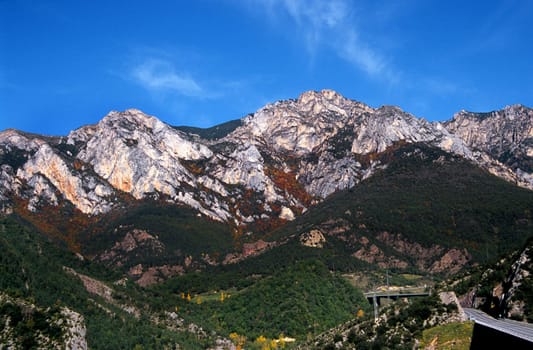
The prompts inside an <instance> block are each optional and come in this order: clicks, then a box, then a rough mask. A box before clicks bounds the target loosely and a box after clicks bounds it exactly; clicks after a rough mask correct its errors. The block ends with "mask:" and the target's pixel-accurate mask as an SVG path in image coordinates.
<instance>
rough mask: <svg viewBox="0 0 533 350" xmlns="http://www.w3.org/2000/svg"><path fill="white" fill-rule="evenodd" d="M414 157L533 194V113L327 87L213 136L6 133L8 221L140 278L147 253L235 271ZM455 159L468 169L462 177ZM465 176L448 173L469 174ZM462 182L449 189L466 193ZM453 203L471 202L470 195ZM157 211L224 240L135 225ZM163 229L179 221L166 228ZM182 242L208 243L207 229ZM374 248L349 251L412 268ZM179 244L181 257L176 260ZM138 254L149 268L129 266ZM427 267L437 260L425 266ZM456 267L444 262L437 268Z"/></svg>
mask: <svg viewBox="0 0 533 350" xmlns="http://www.w3.org/2000/svg"><path fill="white" fill-rule="evenodd" d="M437 155H438V156H437ZM417 157H418V158H424V157H429V158H431V157H436V159H433V160H432V161H431V162H432V163H431V164H430V163H428V164H426V165H427V166H433V165H434V164H440V165H439V166H437V167H435V169H433V170H431V171H430V170H428V174H430V173H431V172H433V173H434V174H437V173H439V171H441V174H440V175H439V176H442V178H440V179H439V178H436V179H433V180H434V181H435V182H436V183H439V182H441V184H444V183H446V182H447V181H449V176H450V174H447V173H445V172H443V171H442V169H445V168H446V167H448V168H450V169H448V170H449V171H450V172H458V171H462V172H463V174H464V172H468V171H469V170H465V169H474V168H477V169H480V171H481V172H483V173H484V174H487V175H488V174H492V175H495V176H497V177H499V178H501V179H504V180H505V181H507V182H508V183H510V184H514V185H518V186H520V187H522V188H526V189H532V188H533V167H532V165H533V163H532V162H533V110H531V109H529V108H527V107H524V106H521V105H514V106H510V107H505V108H504V109H503V110H500V111H495V112H490V113H471V112H466V111H461V112H459V113H457V114H455V115H454V117H453V119H451V120H449V121H447V122H444V123H440V122H433V123H431V122H428V121H426V120H424V119H421V118H416V117H415V116H413V115H411V114H409V113H406V112H404V111H402V110H401V109H400V108H398V107H392V106H383V107H380V108H372V107H369V106H367V105H365V104H363V103H361V102H357V101H353V100H350V99H347V98H345V97H343V96H341V95H340V94H338V93H336V92H334V91H332V90H323V91H320V92H316V91H309V92H305V93H303V94H302V95H300V96H299V97H298V98H297V99H295V100H286V101H278V102H276V103H273V104H269V105H266V106H265V107H263V108H261V109H259V110H258V111H257V112H255V113H253V114H250V115H248V116H246V117H244V118H242V119H240V120H235V121H231V122H228V123H225V124H222V125H220V126H215V127H212V128H209V129H197V128H190V127H173V126H170V125H168V124H165V123H164V122H162V121H160V120H158V119H157V118H155V117H153V116H149V115H146V114H144V113H143V112H141V111H139V110H134V109H130V110H126V111H124V112H111V113H109V114H108V115H107V116H105V117H104V118H103V119H102V120H101V121H100V122H98V123H97V124H94V125H87V126H82V127H80V128H79V129H76V130H74V131H72V132H71V133H70V134H69V135H67V136H62V137H50V136H43V135H35V134H29V133H25V132H23V131H18V130H6V131H3V132H2V133H0V163H1V171H0V203H1V204H0V205H1V207H0V208H1V210H2V212H3V213H5V214H9V213H15V214H17V215H20V216H22V217H23V218H25V219H26V220H28V221H30V222H32V223H33V224H34V225H35V226H37V227H38V228H39V229H40V230H42V231H43V232H45V233H46V234H48V235H49V236H51V237H54V238H55V239H59V240H62V241H65V242H67V244H68V245H69V247H70V248H71V249H72V250H74V251H76V252H78V253H82V254H83V255H87V256H89V257H90V258H95V259H97V260H99V261H102V262H106V263H109V264H112V265H115V266H123V265H128V266H129V267H130V268H132V269H133V270H132V271H130V275H131V276H137V277H138V276H142V275H143V274H144V273H145V272H146V269H145V268H144V267H142V261H141V260H142V259H141V260H139V259H133V258H131V257H128V255H131V254H133V253H135V252H136V251H140V250H143V251H145V253H143V254H144V255H146V254H148V255H152V256H162V255H166V256H172V255H174V257H175V258H177V257H179V258H178V260H180V263H179V264H173V265H172V266H171V265H168V264H163V265H161V266H160V267H157V268H156V267H153V269H154V268H155V269H157V273H158V274H161V273H163V275H173V274H177V273H181V272H182V271H183V268H184V267H186V266H185V265H190V264H191V263H192V262H194V261H198V260H200V261H199V262H198V264H200V265H206V264H207V265H213V264H220V263H229V262H232V261H237V260H239V259H242V258H245V257H246V256H248V255H250V254H255V253H256V252H259V251H262V250H265V249H269V248H270V247H272V246H274V245H277V244H279V242H268V236H269V235H272V232H275V231H276V230H277V229H279V228H282V227H284V226H286V225H287V224H288V223H290V222H291V221H293V220H294V219H295V218H297V217H300V216H302V214H304V213H306V212H308V211H309V210H310V209H311V208H314V207H315V206H317V205H319V204H321V203H322V204H325V203H328V201H331V198H336V197H335V196H336V195H338V194H340V193H343V191H346V190H351V191H360V189H359V186H360V185H361V184H363V183H364V182H365V181H368V180H369V179H372V178H373V177H375V175H376V174H383V173H386V172H387V168H390V167H394V166H395V165H396V164H397V163H398V162H399V159H402V158H403V159H406V160H407V159H410V160H413V159H416V158H417ZM450 162H454V163H455V164H454V165H453V166H457V165H458V164H459V163H460V164H461V165H460V166H461V167H463V168H464V169H459V168H457V169H452V168H451V166H450V165H449V164H450ZM406 164H407V163H406ZM420 166H422V164H418V165H417V167H420ZM422 168H423V166H422ZM463 174H461V173H455V174H451V175H452V176H453V178H454V179H460V177H461V176H462V175H463ZM390 176H391V177H392V178H394V177H397V174H391V175H390ZM426 180H427V179H426ZM463 180H464V179H463ZM376 181H379V180H376ZM454 181H455V180H454ZM458 181H459V182H460V181H461V180H458ZM385 182H388V180H387V181H385ZM425 184H429V182H428V181H426V183H425ZM423 185H424V183H422V186H418V185H415V186H412V188H411V189H410V191H419V192H423V191H424V190H423V187H424V186H423ZM463 185H464V186H469V185H468V184H463ZM365 186H366V185H364V186H363V188H364V187H365ZM384 186H386V184H380V185H379V187H381V188H383V187H384ZM454 186H455V184H454V185H452V186H450V187H449V188H448V189H447V191H450V192H453V191H457V190H458V189H457V188H454ZM417 187H418V188H417ZM391 191H392V192H390V193H393V192H394V189H391ZM483 191H489V190H488V189H479V192H480V193H473V194H472V195H471V197H470V198H471V199H473V200H474V201H476V200H478V199H479V198H472V196H481V195H482V193H481V192H483ZM513 191H519V190H518V189H513ZM527 193H529V192H527ZM398 195H399V196H402V195H401V194H398ZM430 195H431V194H430ZM435 195H436V196H438V195H439V194H438V193H436V194H435ZM456 195H457V197H458V198H461V193H456ZM526 197H527V195H526ZM356 200H357V199H356ZM383 200H384V201H385V202H387V201H390V199H387V198H384V199H383ZM377 202H378V201H377V200H376V199H374V203H377ZM147 203H151V204H147ZM412 204H413V203H412ZM381 205H382V206H383V205H384V204H381ZM150 206H151V207H159V208H161V212H165V211H169V213H168V216H171V217H173V219H172V220H170V221H179V223H178V224H179V225H182V224H185V223H186V222H188V223H187V224H185V225H186V226H188V227H192V226H195V224H194V223H195V222H196V223H197V222H203V224H202V225H205V226H207V227H208V229H207V230H204V232H203V234H204V236H205V235H206V234H205V231H209V232H213V231H219V232H221V233H220V234H219V236H220V237H218V238H217V239H218V240H219V241H220V242H219V243H218V247H216V248H215V247H208V246H206V244H205V241H204V242H203V243H201V242H200V247H193V246H194V245H195V244H194V242H192V243H191V244H189V246H190V248H191V249H192V251H188V252H187V251H182V250H183V249H180V247H179V246H177V245H179V244H175V242H174V243H169V242H166V243H165V237H163V238H162V239H163V241H161V240H160V239H158V236H161V235H163V236H164V235H165V234H164V233H163V231H170V230H172V229H171V228H170V227H169V228H168V229H165V228H160V229H159V231H161V232H157V231H158V230H155V232H152V231H153V230H152V231H150V228H149V227H144V229H139V227H137V226H135V224H130V223H129V222H128V220H127V219H125V218H127V217H131V214H129V213H132V212H134V211H135V210H137V213H138V214H135V215H141V216H142V215H143V214H139V211H142V209H139V208H147V207H150ZM474 206H475V204H474ZM135 208H137V209H135ZM163 208H164V209H163ZM346 210H348V208H346ZM177 211H179V212H180V214H179V215H178V214H177ZM170 212H172V213H170ZM353 214H354V215H356V213H353ZM452 215H453V214H452ZM180 216H182V217H181V218H180ZM308 217H309V216H308ZM118 218H121V219H120V220H122V221H121V223H120V224H117V220H119V219H118ZM176 218H177V219H176ZM131 219H133V218H131ZM330 219H331V218H330ZM526 219H527V220H529V219H530V218H529V217H527V218H526ZM120 220H119V221H120ZM130 221H131V220H130ZM137 221H139V220H137ZM352 221H353V220H352ZM355 221H357V220H355ZM363 221H364V220H363ZM353 224H357V225H359V226H357V227H364V225H365V224H364V223H356V222H353V223H352V225H348V226H346V225H347V224H346V223H339V222H337V223H335V224H332V223H330V224H329V226H328V225H325V226H324V225H322V226H323V227H325V228H323V229H322V231H320V230H315V231H311V232H315V233H319V234H320V235H323V234H326V235H327V234H328V233H330V232H331V231H336V232H343V230H344V231H347V230H348V231H349V230H350V228H351V227H352V226H353ZM165 225H167V226H169V225H170V223H169V222H167V223H166V224H165V223H162V224H161V225H160V226H165ZM317 225H318V223H317ZM343 225H344V226H343ZM140 226H143V224H141V225H140ZM144 226H146V221H145V223H144ZM200 226H201V225H200ZM197 227H199V226H198V225H197ZM332 227H333V228H332ZM343 227H344V228H343ZM449 229H450V230H453V229H454V227H453V226H452V227H450V228H449ZM328 230H329V231H328ZM391 230H392V231H391ZM189 231H193V233H194V231H195V229H194V228H193V229H192V230H189ZM378 231H380V232H374V233H373V237H370V238H368V237H365V236H362V237H359V238H357V239H358V240H359V241H364V242H366V241H371V240H372V239H374V238H376V237H377V238H378V240H379V241H380V242H382V245H383V242H386V243H385V245H387V246H390V247H396V248H398V249H400V248H399V247H398V245H399V243H397V242H400V241H402V240H403V239H404V238H405V239H407V241H406V242H404V243H405V244H407V246H406V247H403V248H401V249H400V252H401V253H403V254H406V253H405V252H406V251H411V253H412V254H415V251H416V252H418V253H421V252H424V253H423V254H422V255H421V256H428V257H429V256H435V255H439V256H440V257H441V258H442V259H444V260H450V261H460V262H463V263H466V262H467V261H469V260H471V254H472V252H470V251H469V250H468V249H466V250H464V249H462V248H464V247H459V246H458V245H457V246H451V247H446V248H450V249H446V248H444V247H442V246H437V245H434V244H429V245H426V246H424V244H422V246H420V247H419V246H418V245H417V244H420V243H424V242H426V241H424V242H419V241H417V240H415V239H412V237H409V232H401V231H400V230H396V232H394V228H392V227H390V228H388V229H387V228H383V230H378ZM415 231H416V230H415ZM103 232H114V235H113V234H109V235H103V234H102V233H103ZM336 234H338V233H336ZM439 234H440V233H437V236H438V235H439ZM458 234H459V235H461V232H459V233H458ZM184 235H186V236H187V235H188V236H196V238H198V236H202V233H196V234H191V232H187V233H185V234H184ZM406 235H407V236H406ZM167 236H168V235H167ZM426 236H427V237H426V238H427V240H428V241H431V237H429V235H426ZM111 237H113V238H111ZM206 237H207V236H205V237H204V238H206ZM209 237H211V235H209ZM352 238H353V237H352ZM434 238H435V237H434ZM184 239H185V238H184ZM191 239H192V240H194V238H191V237H189V238H187V239H185V240H189V241H190V240H191ZM320 239H322V238H320ZM354 239H355V238H354ZM166 240H167V241H168V240H172V239H170V238H169V237H166ZM174 240H175V239H174ZM178 241H179V239H178ZM199 241H202V239H199ZM346 241H349V239H346ZM87 242H91V243H90V244H87ZM236 242H237V243H236ZM182 243H183V242H182ZM169 244H170V246H172V245H174V247H167V246H168V245H169ZM236 244H237V246H236ZM95 246H98V247H95ZM363 246H364V247H363V248H364V249H362V248H361V249H359V250H357V251H354V252H353V254H352V255H353V256H355V257H357V258H358V259H362V260H364V261H367V262H370V263H375V262H378V261H380V262H381V264H382V265H383V266H391V267H404V268H406V267H408V266H410V265H411V264H410V263H409V262H407V261H403V260H402V259H399V258H397V257H393V258H390V259H388V258H385V255H387V254H385V253H384V252H383V251H382V250H383V249H380V248H379V245H372V244H367V245H366V246H365V245H363ZM235 247H237V248H235ZM197 248H200V249H197ZM171 249H172V250H173V251H174V252H175V253H169V252H168V251H169V250H171ZM191 249H190V250H191ZM202 249H204V250H205V251H200V250H202ZM217 249H218V250H220V251H216V250H217ZM398 249H396V250H398ZM424 249H425V250H424ZM402 250H403V252H402ZM475 250H476V249H475V248H474V251H475ZM165 251H167V252H166V253H163V252H165ZM130 253H131V254H130ZM191 253H195V254H193V255H195V256H191ZM136 254H137V255H138V254H139V253H138V252H137V253H136ZM412 254H411V255H412ZM215 255H216V256H215ZM419 256H420V254H419ZM132 260H139V261H141V266H139V265H132V263H131V261H132ZM174 260H176V259H174ZM128 262H129V263H128ZM187 262H188V263H187ZM432 263H436V264H437V265H438V264H439V262H438V261H434V262H432ZM424 264H428V262H425V263H422V262H419V263H418V266H422V265H424ZM441 264H442V262H441ZM152 265H153V264H152ZM460 265H461V266H462V265H463V264H462V263H461V264H460ZM448 267H449V266H448V265H446V264H444V265H442V266H441V267H436V266H435V267H434V268H433V270H434V271H439V270H445V269H447V268H448ZM153 269H152V270H153ZM427 269H430V270H431V268H430V267H427ZM134 270H135V271H134ZM163 270H164V271H163ZM153 272H154V271H152V274H153ZM148 280H149V281H151V280H150V278H148Z"/></svg>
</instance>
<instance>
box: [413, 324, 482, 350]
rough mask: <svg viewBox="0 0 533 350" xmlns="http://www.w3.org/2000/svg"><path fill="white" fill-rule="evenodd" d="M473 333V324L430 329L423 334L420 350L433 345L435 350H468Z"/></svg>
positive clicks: (449, 325) (447, 325)
mask: <svg viewBox="0 0 533 350" xmlns="http://www.w3.org/2000/svg"><path fill="white" fill-rule="evenodd" d="M473 331H474V323H473V322H455V323H449V324H445V325H441V326H436V327H433V328H429V329H426V330H424V331H423V332H422V339H421V341H420V348H421V349H425V348H426V347H428V346H430V345H432V346H434V347H432V349H435V350H468V349H470V342H471V340H472V333H473Z"/></svg>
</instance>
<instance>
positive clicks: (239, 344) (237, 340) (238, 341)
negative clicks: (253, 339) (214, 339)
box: [229, 332, 246, 350]
mask: <svg viewBox="0 0 533 350" xmlns="http://www.w3.org/2000/svg"><path fill="white" fill-rule="evenodd" d="M229 338H230V339H231V340H233V343H234V344H235V347H236V350H242V349H243V348H244V344H246V337H245V336H244V335H239V334H237V333H236V332H233V333H230V335H229Z"/></svg>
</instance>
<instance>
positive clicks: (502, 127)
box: [445, 105, 533, 184]
mask: <svg viewBox="0 0 533 350" xmlns="http://www.w3.org/2000/svg"><path fill="white" fill-rule="evenodd" d="M445 125H446V128H447V129H448V130H449V131H450V132H452V133H454V134H455V135H457V136H458V137H460V138H461V139H462V140H463V141H464V142H465V143H466V144H467V145H468V146H469V147H470V148H472V149H475V150H478V151H482V152H485V153H487V154H489V155H490V156H491V157H493V158H494V159H496V160H497V161H499V162H501V163H503V164H505V165H507V166H509V167H510V168H511V169H512V170H513V171H515V172H516V173H517V174H518V176H519V177H520V178H521V179H522V180H523V181H525V182H526V183H530V184H533V178H531V176H530V175H529V174H531V173H532V172H533V109H531V108H528V107H525V106H523V105H512V106H507V107H505V108H503V109H502V110H498V111H492V112H488V113H473V112H466V111H461V112H459V113H456V114H455V115H454V117H453V119H452V120H451V121H449V122H447V123H446V124H445Z"/></svg>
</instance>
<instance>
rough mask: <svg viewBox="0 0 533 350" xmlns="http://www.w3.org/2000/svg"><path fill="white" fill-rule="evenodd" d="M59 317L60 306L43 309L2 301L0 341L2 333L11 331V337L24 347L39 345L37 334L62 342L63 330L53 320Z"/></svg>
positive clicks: (0, 303)
mask: <svg viewBox="0 0 533 350" xmlns="http://www.w3.org/2000/svg"><path fill="white" fill-rule="evenodd" d="M59 318H61V315H60V313H59V309H58V308H53V309H49V310H45V311H43V310H38V309H36V308H34V307H31V306H29V305H20V304H17V303H12V302H10V301H5V302H0V341H1V340H2V339H1V335H3V333H4V332H7V333H11V334H9V335H10V337H9V338H11V339H12V340H15V341H16V342H17V343H18V344H20V346H21V347H22V348H23V349H33V348H36V347H37V346H38V345H39V344H38V342H37V339H36V335H39V336H40V337H41V338H46V339H48V340H50V341H51V342H60V341H61V337H62V335H63V332H62V330H61V327H60V326H59V325H57V324H56V323H54V322H53V321H52V320H53V319H59ZM8 324H9V326H8Z"/></svg>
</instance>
